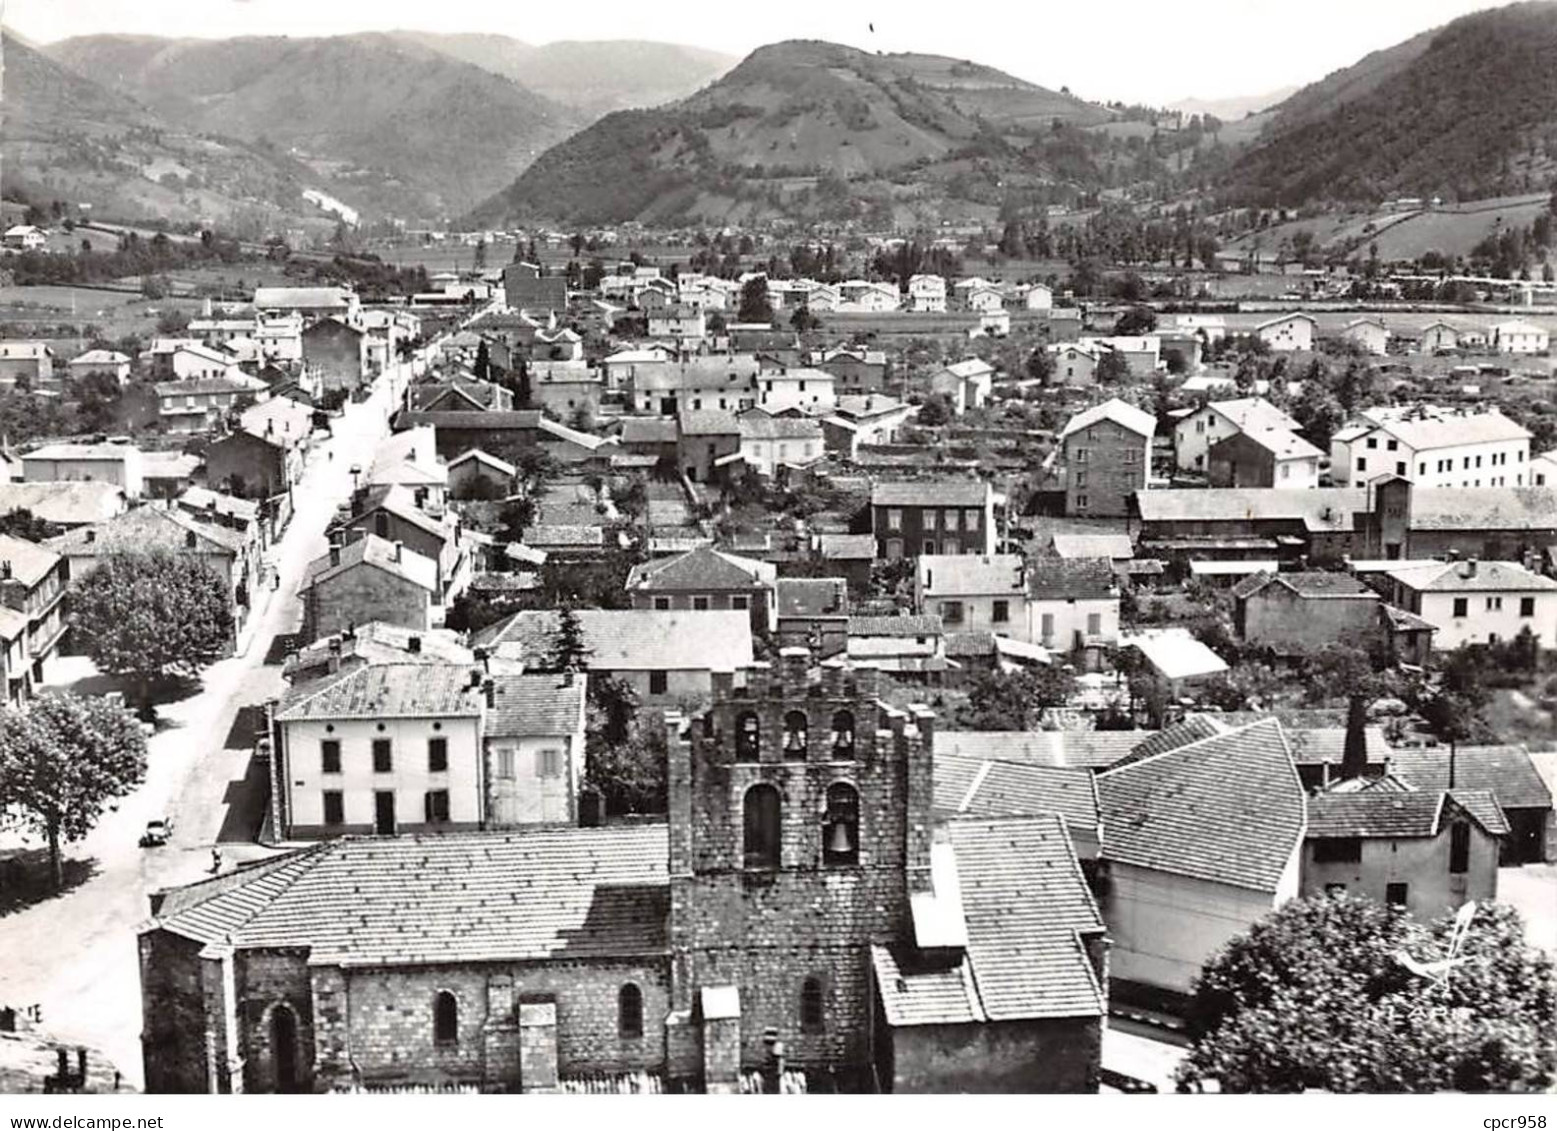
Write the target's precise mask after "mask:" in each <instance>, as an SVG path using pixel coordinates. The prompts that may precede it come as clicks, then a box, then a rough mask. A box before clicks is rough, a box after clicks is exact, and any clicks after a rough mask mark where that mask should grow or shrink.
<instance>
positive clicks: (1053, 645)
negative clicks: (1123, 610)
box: [1020, 558, 1119, 671]
mask: <svg viewBox="0 0 1557 1131" xmlns="http://www.w3.org/2000/svg"><path fill="white" fill-rule="evenodd" d="M1026 582H1027V609H1026V612H1027V631H1026V634H1025V635H1024V636H1022V637H1020V638H1021V639H1023V640H1026V641H1027V642H1028V643H1031V644H1039V645H1042V646H1043V647H1045V648H1049V649H1053V650H1055V651H1060V652H1068V653H1071V654H1072V655H1073V656H1074V657H1075V658H1076V660H1077V662H1078V663H1079V664H1080V665H1081V667H1082V669H1083V670H1085V671H1097V670H1099V669H1100V668H1101V667H1102V665H1103V660H1104V655H1105V653H1106V652H1107V650H1108V649H1110V648H1112V647H1113V646H1114V645H1116V644H1117V643H1118V642H1119V578H1118V575H1117V574H1115V572H1114V567H1113V565H1112V563H1111V562H1109V561H1106V560H1103V559H1098V558H1078V559H1075V560H1071V561H1066V560H1063V559H1055V558H1039V559H1037V560H1034V561H1032V562H1030V563H1029V564H1028V567H1027V572H1026Z"/></svg>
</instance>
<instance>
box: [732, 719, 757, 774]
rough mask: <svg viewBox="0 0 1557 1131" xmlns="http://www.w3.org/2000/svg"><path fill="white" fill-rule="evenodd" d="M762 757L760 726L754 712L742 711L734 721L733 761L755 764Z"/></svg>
mask: <svg viewBox="0 0 1557 1131" xmlns="http://www.w3.org/2000/svg"><path fill="white" fill-rule="evenodd" d="M761 757H762V724H761V723H760V722H758V721H757V713H756V712H755V711H743V712H742V713H741V715H740V717H739V718H737V719H736V720H735V760H736V761H737V762H755V761H758V760H759V759H760V758H761Z"/></svg>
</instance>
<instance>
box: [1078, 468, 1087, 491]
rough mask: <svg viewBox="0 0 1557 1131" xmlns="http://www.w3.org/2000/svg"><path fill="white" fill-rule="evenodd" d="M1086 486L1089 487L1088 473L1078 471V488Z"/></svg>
mask: <svg viewBox="0 0 1557 1131" xmlns="http://www.w3.org/2000/svg"><path fill="white" fill-rule="evenodd" d="M1086 485H1087V473H1086V472H1085V471H1078V472H1076V486H1077V487H1085V486H1086Z"/></svg>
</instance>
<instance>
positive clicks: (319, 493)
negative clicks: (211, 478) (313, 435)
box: [0, 366, 409, 1087]
mask: <svg viewBox="0 0 1557 1131" xmlns="http://www.w3.org/2000/svg"><path fill="white" fill-rule="evenodd" d="M406 368H407V369H408V368H409V366H407V367H406ZM393 376H394V380H393V382H392V381H391V376H390V375H386V376H385V377H383V378H381V379H380V380H379V381H378V382H377V384H376V385H375V387H374V391H373V394H372V396H371V397H370V398H369V399H368V400H367V401H365V402H363V403H362V404H357V405H350V406H348V408H347V411H346V413H345V415H344V416H343V417H340V418H337V420H336V421H335V428H334V436H333V438H332V439H330V440H329V441H328V442H327V443H324V444H321V445H319V446H318V447H317V448H316V449H315V450H314V451H313V452H312V453H311V454H310V457H309V460H308V465H307V468H306V470H305V472H304V474H303V477H302V481H301V482H300V483H298V484H297V485H296V487H294V489H293V501H294V508H295V509H294V513H293V517H292V522H291V524H290V525H289V526H288V528H287V530H286V533H285V534H284V536H283V537H282V539H281V540H280V541H279V542H278V543H277V544H276V545H275V546H273V547H272V548H271V550H270V551H269V553H268V554H267V560H268V561H269V564H270V565H271V566H272V567H273V568H275V569H276V570H277V571H278V572H279V575H280V585H279V588H278V589H276V590H275V591H274V592H272V593H271V594H270V595H269V603H268V604H267V605H265V606H263V608H262V609H261V610H259V611H257V612H256V613H255V614H254V617H256V618H257V620H258V623H257V624H255V625H253V626H251V627H250V629H249V630H248V632H247V633H246V634H245V637H244V640H246V641H247V646H246V647H245V648H244V650H243V652H242V653H241V654H240V655H236V656H233V657H231V658H228V659H225V660H222V661H220V662H219V663H216V664H213V665H212V666H211V667H210V668H208V669H207V670H206V671H205V672H204V673H203V677H202V679H201V684H200V689H199V691H198V692H196V693H195V694H194V695H191V696H190V697H188V698H186V699H183V700H180V701H177V702H173V703H168V704H165V705H162V706H161V707H160V708H159V712H160V715H161V719H162V722H161V724H160V726H159V730H158V732H157V734H156V735H155V736H154V737H152V738H151V740H150V743H149V747H150V748H149V752H148V759H147V761H148V767H147V775H146V780H145V782H144V783H143V784H142V785H141V786H140V788H139V789H137V790H136V791H135V792H134V793H133V794H131V795H130V796H128V797H126V798H124V799H122V801H121V802H120V804H119V806H118V808H117V810H116V811H113V812H109V813H106V814H105V815H104V817H103V819H102V821H101V822H100V823H99V824H98V826H97V827H96V828H95V829H94V830H93V831H92V833H91V834H90V835H89V836H88V837H87V838H86V839H85V840H84V841H81V842H79V843H76V844H72V845H69V846H67V848H66V854H67V858H72V859H79V860H85V859H93V860H95V861H96V867H97V871H96V873H95V874H94V875H93V876H92V877H91V878H90V879H89V880H87V881H86V882H84V883H82V884H81V885H80V886H78V887H75V888H73V889H71V890H69V891H67V892H66V893H65V894H63V895H61V896H58V897H55V898H53V899H48V900H45V901H43V902H41V903H38V904H35V905H33V906H31V907H27V908H24V909H22V910H19V911H16V912H13V913H12V914H10V915H6V916H4V917H0V955H3V956H4V957H3V959H0V1004H6V1005H11V1006H14V1007H18V1008H21V1007H26V1006H30V1005H33V1004H37V1005H39V1006H41V1008H42V1013H43V1025H44V1027H45V1028H46V1029H47V1030H49V1031H50V1033H51V1034H52V1035H54V1036H56V1037H58V1038H61V1039H63V1040H77V1041H82V1042H86V1043H90V1044H92V1045H95V1046H97V1047H99V1048H101V1049H102V1050H103V1051H104V1052H105V1053H106V1054H107V1055H109V1056H110V1057H111V1058H112V1059H113V1060H114V1062H115V1064H116V1065H117V1067H118V1068H119V1069H120V1070H121V1071H122V1072H123V1073H124V1076H125V1079H126V1082H127V1083H129V1084H132V1085H134V1086H136V1087H139V1086H140V1083H141V1077H142V1071H141V1054H140V1029H141V1003H140V979H139V972H138V958H137V951H136V941H135V938H136V928H137V927H138V926H139V925H140V924H141V923H142V922H144V921H145V920H146V919H147V917H148V913H149V904H148V902H147V897H148V895H149V894H150V893H151V892H153V891H156V890H158V889H161V888H166V887H170V886H173V885H176V884H180V883H186V882H189V881H191V880H194V879H198V878H200V877H201V876H202V875H206V874H208V872H209V869H210V865H211V850H212V847H213V845H215V844H217V843H218V842H219V841H220V843H221V851H222V854H223V858H224V862H225V863H226V864H227V866H229V867H230V866H231V864H232V863H233V862H234V861H236V860H242V859H252V858H255V857H257V856H262V855H264V854H265V850H264V849H262V848H260V847H259V846H258V845H256V844H254V843H253V833H254V818H255V816H256V815H257V800H258V796H257V793H256V791H255V790H254V789H253V788H252V786H253V784H254V778H253V775H249V783H250V787H251V788H245V785H244V781H245V777H246V775H247V774H248V771H249V763H250V754H251V746H250V743H249V739H248V732H247V730H245V731H244V733H243V735H241V736H239V737H238V738H235V739H234V741H233V742H232V743H231V744H229V743H228V742H227V741H226V740H227V737H228V734H229V731H230V730H231V729H232V727H233V722H234V719H235V718H236V717H237V716H238V712H239V711H240V709H241V708H243V707H245V706H249V705H251V704H263V703H264V702H265V700H266V699H268V698H271V697H273V696H275V695H277V694H279V692H280V691H281V689H282V687H283V683H282V679H281V669H280V668H279V667H278V666H266V665H265V659H266V654H267V652H268V651H269V649H270V645H271V640H272V638H273V637H274V636H276V635H277V634H278V633H290V632H293V631H296V629H297V627H298V625H299V624H300V623H301V618H302V610H301V604H300V602H299V601H298V599H297V595H296V594H297V586H298V583H299V581H300V579H301V578H302V575H303V571H304V569H305V568H306V567H307V565H308V563H309V562H310V561H311V560H312V559H314V558H316V557H318V556H319V555H320V554H323V553H324V552H325V549H326V548H327V546H326V541H325V537H324V532H325V528H326V526H327V525H328V523H329V521H330V519H331V518H332V517H333V516H334V514H335V511H336V508H337V507H338V506H339V505H340V504H341V503H343V502H344V501H345V500H346V499H347V497H348V495H349V493H350V491H351V485H352V483H351V479H352V477H351V472H350V469H351V468H352V466H353V465H361V466H362V467H363V468H366V467H367V465H368V463H369V461H370V460H371V458H372V454H373V450H374V448H375V446H376V445H377V443H378V442H379V440H380V439H382V438H383V437H384V436H385V435H386V434H387V433H388V430H389V426H388V420H389V416H390V414H391V413H392V412H393V409H394V394H393V392H392V390H391V384H392V383H393V384H394V385H395V387H397V388H398V387H400V386H401V385H402V384H403V381H404V376H403V375H402V374H399V373H396V374H394V375H393ZM332 453H333V456H332ZM224 746H230V748H228V749H224ZM164 814H168V815H171V816H172V817H173V818H174V822H175V824H174V833H173V838H172V843H171V844H169V845H167V846H166V847H163V848H154V849H143V848H140V847H138V843H137V842H138V839H139V837H140V834H141V831H142V830H143V829H144V828H145V825H146V822H147V821H148V820H150V819H152V818H155V817H160V816H163V815H164Z"/></svg>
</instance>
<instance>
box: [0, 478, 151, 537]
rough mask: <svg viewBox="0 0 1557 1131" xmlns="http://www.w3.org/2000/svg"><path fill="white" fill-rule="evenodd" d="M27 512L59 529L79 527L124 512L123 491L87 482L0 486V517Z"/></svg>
mask: <svg viewBox="0 0 1557 1131" xmlns="http://www.w3.org/2000/svg"><path fill="white" fill-rule="evenodd" d="M14 510H29V511H32V513H33V514H34V515H36V516H37V517H38V518H41V519H44V520H45V521H47V522H54V523H58V524H60V525H61V526H79V525H81V524H83V523H88V522H102V521H103V520H104V519H107V518H110V517H112V516H113V515H115V514H117V513H119V512H120V511H122V510H124V489H123V488H122V487H116V486H115V485H114V484H112V483H101V482H98V481H96V480H91V479H72V480H51V481H47V482H34V483H0V514H9V513H11V512H12V511H14Z"/></svg>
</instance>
